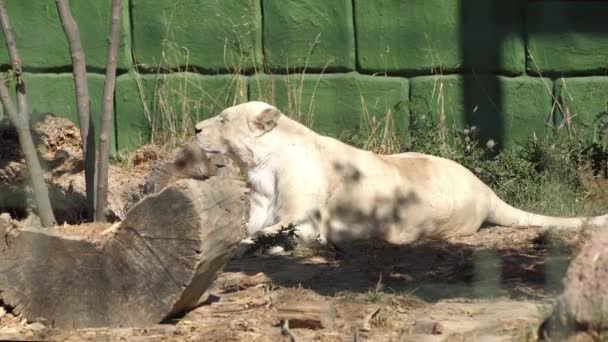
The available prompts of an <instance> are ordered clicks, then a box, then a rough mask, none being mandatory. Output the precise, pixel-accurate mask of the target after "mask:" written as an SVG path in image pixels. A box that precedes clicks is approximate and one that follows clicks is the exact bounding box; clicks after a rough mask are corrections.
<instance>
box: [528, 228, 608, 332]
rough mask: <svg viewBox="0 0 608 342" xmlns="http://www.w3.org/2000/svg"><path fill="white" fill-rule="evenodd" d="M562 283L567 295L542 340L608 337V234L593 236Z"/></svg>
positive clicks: (545, 325) (547, 322) (548, 322)
mask: <svg viewBox="0 0 608 342" xmlns="http://www.w3.org/2000/svg"><path fill="white" fill-rule="evenodd" d="M563 282H564V292H563V293H562V294H561V295H560V296H559V298H558V299H557V302H556V305H555V308H554V311H553V313H552V314H551V316H550V317H549V318H548V319H546V320H545V321H544V322H543V323H542V325H541V327H540V329H539V336H540V337H545V338H554V339H555V338H557V339H562V338H565V337H568V336H573V335H576V334H577V333H579V332H580V331H585V332H586V333H590V332H591V333H598V334H599V333H602V332H603V333H604V334H606V333H608V232H606V231H601V232H595V233H593V236H592V237H591V239H590V240H589V242H587V244H586V245H585V246H584V247H583V248H582V249H581V252H580V253H579V254H578V256H577V257H576V258H575V259H574V261H572V263H571V264H570V267H569V268H568V272H567V273H566V276H565V278H564V280H563Z"/></svg>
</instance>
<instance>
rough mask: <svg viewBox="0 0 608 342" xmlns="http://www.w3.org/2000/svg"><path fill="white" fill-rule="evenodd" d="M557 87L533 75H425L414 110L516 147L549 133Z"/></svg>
mask: <svg viewBox="0 0 608 342" xmlns="http://www.w3.org/2000/svg"><path fill="white" fill-rule="evenodd" d="M552 88H553V84H552V81H551V80H550V79H541V78H534V77H528V76H520V77H505V76H498V77H496V76H493V75H489V76H488V75H485V76H484V75H474V74H463V75H450V76H421V77H415V78H413V79H412V80H411V111H412V116H416V117H431V118H433V120H434V121H435V122H440V121H444V122H445V124H446V126H447V127H448V128H452V127H456V128H461V129H462V128H465V127H466V126H468V127H472V126H476V127H477V128H478V129H479V137H480V138H481V139H482V141H487V140H490V139H491V140H493V141H494V142H496V143H499V144H503V145H504V147H515V146H517V143H518V142H519V141H522V140H525V139H526V138H528V137H530V136H532V134H536V135H537V136H542V135H545V134H546V133H547V128H546V125H545V121H546V120H547V116H548V115H549V113H551V109H552V106H553V100H552ZM442 117H443V118H442Z"/></svg>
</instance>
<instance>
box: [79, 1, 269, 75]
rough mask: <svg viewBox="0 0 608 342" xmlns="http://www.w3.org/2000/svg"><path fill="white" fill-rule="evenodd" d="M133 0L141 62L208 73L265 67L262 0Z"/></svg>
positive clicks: (137, 57)
mask: <svg viewBox="0 0 608 342" xmlns="http://www.w3.org/2000/svg"><path fill="white" fill-rule="evenodd" d="M86 1H91V0H86ZM130 2H131V6H132V7H131V16H132V18H133V19H132V25H133V40H134V44H133V47H134V52H135V53H134V59H135V61H136V63H137V64H141V65H142V66H144V67H147V68H151V69H153V70H154V69H156V68H158V66H161V67H163V68H166V69H175V68H179V67H182V68H183V67H186V66H191V67H194V68H196V69H197V70H199V71H201V72H203V73H218V72H226V71H228V72H231V71H234V70H236V71H246V72H251V71H252V70H253V69H254V67H255V68H257V69H260V68H261V65H262V45H261V44H262V30H261V22H262V19H261V9H260V2H259V0H221V1H216V0H213V1H209V0H205V1H201V0H180V1H175V0H154V1H150V0H131V1H130Z"/></svg>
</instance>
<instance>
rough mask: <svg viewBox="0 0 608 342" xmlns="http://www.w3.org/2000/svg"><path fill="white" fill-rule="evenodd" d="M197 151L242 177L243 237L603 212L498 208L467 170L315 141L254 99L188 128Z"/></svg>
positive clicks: (337, 238)
mask: <svg viewBox="0 0 608 342" xmlns="http://www.w3.org/2000/svg"><path fill="white" fill-rule="evenodd" d="M196 131H197V142H198V145H199V146H200V147H201V148H202V149H203V150H204V151H205V152H207V153H210V154H213V153H220V154H225V155H228V156H229V157H231V158H232V159H233V160H234V161H235V162H236V163H237V164H238V165H239V166H240V167H241V168H242V169H243V170H244V171H246V172H247V179H248V186H249V187H250V199H251V209H250V216H249V222H248V226H247V229H248V233H249V234H250V235H255V234H266V233H272V232H276V231H277V230H278V229H279V228H280V227H281V226H286V225H288V224H289V223H294V224H296V225H297V230H298V237H299V238H300V241H302V242H308V241H311V240H313V239H317V238H318V237H320V238H321V240H324V239H327V240H330V241H332V242H334V243H337V244H339V243H340V242H344V241H350V240H352V239H365V238H380V239H383V240H386V241H389V242H392V243H405V242H411V241H413V240H415V239H417V238H419V237H422V236H427V237H453V236H462V235H469V234H473V233H475V232H476V231H477V230H478V229H479V228H480V226H481V225H482V223H484V222H487V223H491V224H494V225H499V226H530V225H532V226H558V227H577V226H581V225H591V226H603V225H606V224H608V215H604V216H598V217H592V218H582V217H581V218H563V217H549V216H542V215H537V214H532V213H528V212H525V211H522V210H519V209H516V208H513V207H511V206H510V205H508V204H506V203H505V202H503V201H502V200H501V199H500V198H498V197H497V196H496V195H495V194H494V192H493V191H492V190H491V189H490V188H489V187H488V186H486V185H485V184H484V183H483V182H481V181H480V180H479V179H478V178H477V177H476V176H475V175H474V174H473V173H471V172H470V171H469V170H467V169H466V168H464V167H463V166H461V165H460V164H457V163H456V162H453V161H451V160H447V159H443V158H438V157H434V156H430V155H425V154H420V153H402V154H394V155H379V154H376V153H373V152H369V151H363V150H359V149H357V148H354V147H352V146H349V145H346V144H344V143H342V142H340V141H338V140H336V139H333V138H330V137H326V136H322V135H319V134H317V133H315V132H313V131H312V130H310V129H308V128H307V127H305V126H303V125H301V124H299V123H298V122H296V121H293V120H291V119H289V118H288V117H287V116H285V115H283V114H281V112H280V111H279V110H278V109H277V108H275V107H273V106H271V105H269V104H267V103H264V102H248V103H244V104H240V105H237V106H233V107H230V108H227V109H225V110H223V111H222V112H221V113H220V114H219V115H217V116H215V117H213V118H210V119H208V120H205V121H202V122H200V123H198V124H197V125H196Z"/></svg>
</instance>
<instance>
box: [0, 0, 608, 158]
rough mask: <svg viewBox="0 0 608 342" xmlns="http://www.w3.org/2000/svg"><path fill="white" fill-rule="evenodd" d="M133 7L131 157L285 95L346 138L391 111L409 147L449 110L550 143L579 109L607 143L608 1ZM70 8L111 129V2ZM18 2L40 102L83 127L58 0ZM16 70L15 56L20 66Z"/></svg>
mask: <svg viewBox="0 0 608 342" xmlns="http://www.w3.org/2000/svg"><path fill="white" fill-rule="evenodd" d="M123 3H124V6H123V8H122V11H123V15H122V19H123V25H122V28H123V30H122V35H121V46H120V52H119V65H118V72H119V77H118V80H117V85H116V101H115V120H114V124H115V129H114V133H115V134H114V135H113V137H112V139H113V142H114V145H115V148H116V150H124V149H134V148H136V147H137V146H139V145H140V144H142V143H145V142H146V141H147V140H148V139H149V137H150V132H149V130H150V125H151V122H154V125H156V126H158V125H162V126H163V127H164V126H165V125H169V124H167V123H166V122H163V120H167V117H168V116H169V117H171V118H173V120H174V121H175V122H179V121H180V120H183V118H185V117H188V118H190V119H191V120H200V119H203V118H205V117H208V116H210V115H213V114H215V113H217V112H218V111H220V110H221V109H222V108H224V107H226V106H229V105H231V104H234V103H238V102H241V101H245V100H247V99H261V100H265V101H269V102H272V103H274V104H276V105H277V106H279V107H280V108H281V109H282V110H283V111H285V112H288V113H290V114H292V115H295V116H299V117H300V118H302V119H303V120H307V121H308V122H309V123H311V124H312V125H313V126H314V127H315V129H316V130H318V131H319V132H322V133H325V134H330V135H334V136H340V135H341V134H343V133H345V132H353V131H357V130H358V129H360V127H361V126H362V125H363V123H362V122H363V120H364V119H363V118H364V117H369V116H375V117H376V118H378V120H381V119H382V118H383V117H384V116H385V114H386V113H387V112H389V111H390V112H391V115H392V118H393V120H395V123H396V127H397V128H398V130H399V132H400V136H402V137H403V139H406V137H407V136H408V128H409V122H410V121H411V120H412V119H413V118H416V117H423V116H424V117H430V118H433V120H439V118H440V117H442V118H445V119H446V122H448V123H450V124H453V125H455V126H459V127H463V126H467V125H469V126H471V125H475V126H477V127H479V128H481V135H482V137H483V138H484V139H493V140H495V141H497V142H499V143H500V144H502V146H514V145H516V143H517V142H518V141H520V140H522V139H525V138H526V137H528V136H531V135H532V134H536V135H537V136H538V135H543V134H548V133H550V132H551V131H552V130H553V129H554V127H556V126H558V125H559V121H560V120H561V119H562V118H563V117H564V116H566V114H567V115H568V116H569V118H571V119H572V120H571V122H572V123H573V124H574V125H576V126H578V127H581V128H582V129H584V131H585V132H588V133H589V135H590V136H592V135H593V134H594V132H595V129H596V127H595V126H596V125H595V120H596V118H597V116H598V115H599V114H600V113H603V112H606V111H607V106H608V76H607V74H608V25H606V18H608V2H601V1H566V0H563V1H559V0H555V1H527V0H509V1H505V0H331V1H329V0H289V1H286V0H222V1H217V0H154V1H152V0H130V1H127V0H123ZM70 4H71V7H72V12H73V14H74V17H75V18H76V20H77V22H78V24H79V26H80V30H81V35H82V39H83V44H84V48H85V52H86V58H87V64H88V71H89V73H90V77H89V78H90V80H91V84H90V87H91V95H92V96H93V98H92V104H93V106H92V109H93V117H94V119H95V120H97V119H98V116H99V113H98V111H99V102H100V99H101V94H100V92H101V88H102V86H103V80H102V77H103V72H104V67H105V61H106V49H107V31H108V25H109V8H110V0H72V1H71V2H70ZM6 5H7V11H8V14H9V17H10V20H11V22H12V25H13V29H14V32H15V36H16V39H17V44H18V47H19V49H20V52H21V55H22V59H23V64H24V65H25V67H26V71H27V75H26V76H27V77H26V80H27V81H28V84H27V86H28V89H29V92H28V96H29V101H30V103H31V105H30V106H31V108H32V109H33V110H36V111H51V112H54V113H55V114H57V115H60V116H65V117H68V118H70V119H73V120H76V117H77V116H76V108H75V107H76V106H75V102H74V94H73V85H72V84H71V75H70V71H71V67H70V58H69V51H68V49H67V44H66V41H65V37H64V35H63V31H62V29H61V26H60V24H59V19H58V16H57V11H56V9H55V2H54V1H51V0H19V1H17V0H10V1H6ZM1 49H2V50H5V48H4V46H2V47H1ZM7 61H8V58H7V57H6V53H5V51H0V63H1V64H2V67H3V68H4V69H6V68H7V67H8V66H7ZM302 74H305V75H302ZM161 113H162V114H163V115H161ZM169 126H170V125H169Z"/></svg>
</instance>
